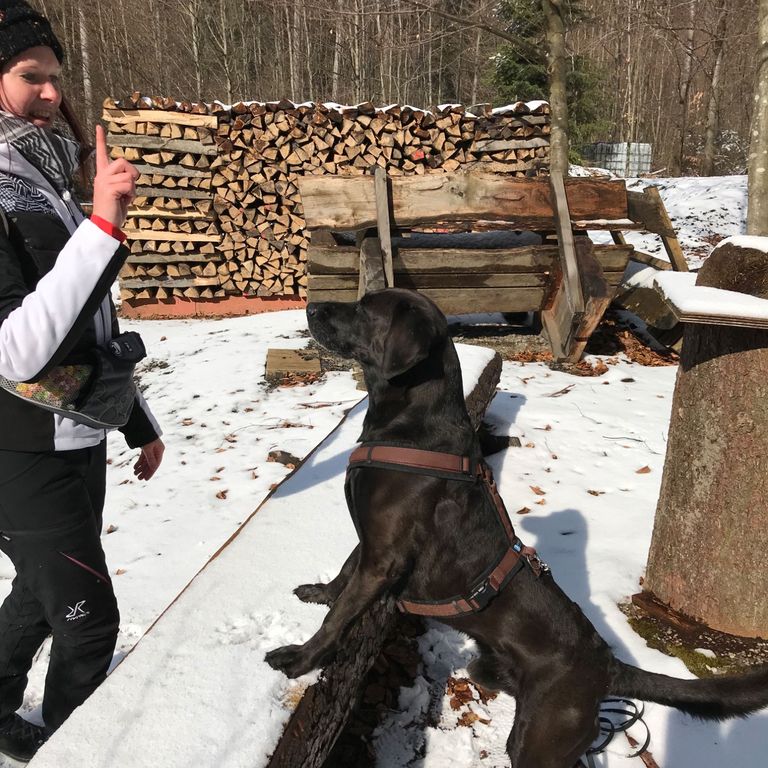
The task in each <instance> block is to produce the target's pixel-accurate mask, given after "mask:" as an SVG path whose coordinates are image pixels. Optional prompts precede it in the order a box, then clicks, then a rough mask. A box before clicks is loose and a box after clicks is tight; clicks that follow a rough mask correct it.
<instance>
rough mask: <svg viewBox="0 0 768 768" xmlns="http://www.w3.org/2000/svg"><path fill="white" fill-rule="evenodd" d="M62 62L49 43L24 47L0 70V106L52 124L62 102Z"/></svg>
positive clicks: (42, 124) (43, 124)
mask: <svg viewBox="0 0 768 768" xmlns="http://www.w3.org/2000/svg"><path fill="white" fill-rule="evenodd" d="M60 73H61V65H60V64H59V60H58V59H57V58H56V54H55V53H54V52H53V50H52V49H51V48H49V47H48V46H47V45H38V46H36V47H35V48H28V49H27V50H26V51H22V52H21V53H20V54H19V55H18V56H16V57H15V58H14V59H11V60H10V61H9V62H8V64H6V65H5V67H4V69H3V71H2V72H0V107H2V108H3V109H4V110H5V111H6V112H10V113H12V114H14V115H16V116H17V117H23V118H24V119H25V120H29V122H30V123H34V124H35V125H37V126H38V127H40V128H48V127H49V126H50V125H51V124H52V123H53V119H54V117H55V116H56V113H57V112H58V109H59V105H60V104H61V90H60V85H59V75H60Z"/></svg>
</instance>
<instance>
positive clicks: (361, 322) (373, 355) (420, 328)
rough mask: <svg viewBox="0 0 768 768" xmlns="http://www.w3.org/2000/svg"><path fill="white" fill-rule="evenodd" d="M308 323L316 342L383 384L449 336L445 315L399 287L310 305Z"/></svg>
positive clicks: (426, 301)
mask: <svg viewBox="0 0 768 768" xmlns="http://www.w3.org/2000/svg"><path fill="white" fill-rule="evenodd" d="M307 319H308V321H309V330H310V333H311V334H312V336H313V337H314V338H315V340H316V341H317V342H318V343H320V344H322V345H323V346H324V347H326V349H329V350H330V351H331V352H336V353H337V354H339V355H342V356H344V357H351V358H353V359H355V360H357V361H358V362H359V363H360V364H361V365H362V366H363V368H364V369H368V370H369V371H375V372H376V373H377V374H378V375H380V376H381V377H383V378H385V379H387V380H389V379H393V378H395V377H396V376H400V375H401V374H403V373H405V372H406V371H409V370H410V369H411V368H414V367H415V366H416V365H418V364H419V363H421V362H422V361H423V360H426V358H427V357H428V356H429V354H430V352H431V351H432V350H433V349H435V348H437V347H438V346H439V345H440V344H441V342H443V341H444V340H445V339H446V338H447V336H448V326H447V323H446V320H445V316H444V315H443V313H442V312H441V311H440V310H439V309H438V308H437V307H436V306H435V305H434V304H433V303H432V302H431V301H430V300H429V299H427V298H426V297H424V296H422V295H421V294H418V293H416V292H415V291H408V290H404V289H401V288H387V289H385V290H383V291H373V292H372V293H367V294H366V295H365V296H363V298H362V299H361V300H360V301H355V302H322V303H312V304H309V306H308V307H307Z"/></svg>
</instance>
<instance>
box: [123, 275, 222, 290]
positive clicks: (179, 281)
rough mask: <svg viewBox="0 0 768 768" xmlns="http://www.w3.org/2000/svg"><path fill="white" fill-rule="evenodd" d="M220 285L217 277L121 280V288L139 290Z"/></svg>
mask: <svg viewBox="0 0 768 768" xmlns="http://www.w3.org/2000/svg"><path fill="white" fill-rule="evenodd" d="M205 285H216V286H218V285H221V281H220V280H219V278H218V277H182V278H168V279H164V278H150V279H141V280H121V281H120V287H121V288H130V289H133V290H141V289H142V288H191V287H193V286H198V287H199V286H205Z"/></svg>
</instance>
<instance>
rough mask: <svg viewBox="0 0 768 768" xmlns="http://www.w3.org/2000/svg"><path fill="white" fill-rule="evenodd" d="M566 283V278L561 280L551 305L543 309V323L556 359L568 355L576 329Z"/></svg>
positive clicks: (564, 357)
mask: <svg viewBox="0 0 768 768" xmlns="http://www.w3.org/2000/svg"><path fill="white" fill-rule="evenodd" d="M564 283H565V280H560V282H559V284H558V286H557V289H556V291H555V294H554V297H553V299H552V301H551V304H550V306H549V307H547V308H546V309H543V310H542V311H541V323H542V325H543V326H544V330H545V331H546V333H547V337H548V338H549V345H550V347H551V349H552V354H553V356H554V358H555V359H556V360H564V359H566V358H567V357H568V352H569V350H570V348H571V340H572V338H573V331H574V327H573V323H574V315H573V310H572V308H571V306H570V304H569V302H568V297H567V296H566V293H565V288H564Z"/></svg>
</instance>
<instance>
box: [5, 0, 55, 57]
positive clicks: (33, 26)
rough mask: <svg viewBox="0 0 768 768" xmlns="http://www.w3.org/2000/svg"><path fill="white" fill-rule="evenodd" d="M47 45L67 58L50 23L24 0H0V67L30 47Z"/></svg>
mask: <svg viewBox="0 0 768 768" xmlns="http://www.w3.org/2000/svg"><path fill="white" fill-rule="evenodd" d="M38 45H47V46H48V47H49V48H51V49H52V50H53V52H54V53H55V54H56V58H57V59H58V60H59V63H62V62H63V61H64V49H63V48H62V47H61V43H60V42H59V41H58V40H57V39H56V35H54V34H53V29H51V25H50V22H49V21H48V19H46V18H45V16H43V15H42V14H41V13H39V12H38V11H36V10H35V9H34V8H31V7H30V6H29V5H28V4H27V3H25V2H24V0H0V70H1V69H3V68H4V67H5V65H6V64H7V63H8V62H9V61H10V60H11V59H13V58H14V57H16V56H18V55H19V54H20V53H21V52H22V51H26V50H27V49H28V48H34V47H35V46H38Z"/></svg>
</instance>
